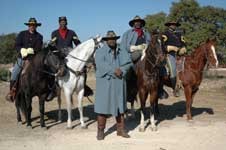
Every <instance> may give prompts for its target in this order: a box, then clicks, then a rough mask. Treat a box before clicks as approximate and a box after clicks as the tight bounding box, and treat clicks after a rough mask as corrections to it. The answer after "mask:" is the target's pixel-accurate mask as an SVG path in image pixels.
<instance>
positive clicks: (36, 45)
mask: <svg viewBox="0 0 226 150" xmlns="http://www.w3.org/2000/svg"><path fill="white" fill-rule="evenodd" d="M24 24H25V25H27V26H28V30H25V31H21V32H20V33H19V34H18V36H17V38H16V44H15V47H16V50H17V51H18V54H19V55H18V58H17V62H16V63H15V65H14V68H13V71H12V76H11V81H10V92H9V93H8V94H7V96H6V100H8V101H10V102H13V101H14V96H15V93H16V85H17V80H18V78H19V74H20V72H21V71H22V67H23V64H24V60H26V59H27V58H28V57H27V56H29V55H32V54H35V53H36V52H37V51H39V50H41V49H42V44H43V37H42V35H41V34H40V33H38V32H37V30H36V29H37V27H38V26H41V23H37V21H36V19H35V18H30V19H29V21H28V23H24Z"/></svg>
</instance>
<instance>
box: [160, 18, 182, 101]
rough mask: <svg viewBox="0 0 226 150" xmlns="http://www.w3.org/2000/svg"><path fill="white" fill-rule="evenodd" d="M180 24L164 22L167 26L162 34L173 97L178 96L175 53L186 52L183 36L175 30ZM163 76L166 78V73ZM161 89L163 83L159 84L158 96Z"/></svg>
mask: <svg viewBox="0 0 226 150" xmlns="http://www.w3.org/2000/svg"><path fill="white" fill-rule="evenodd" d="M180 25H181V24H180V23H178V22H173V21H171V22H167V23H165V26H167V27H168V28H167V30H166V31H165V32H164V33H163V35H162V37H163V41H164V45H165V47H166V54H167V57H166V62H167V66H168V69H169V74H170V81H171V86H172V88H173V90H174V92H173V93H174V96H175V97H178V96H179V89H178V86H177V84H178V81H179V79H178V78H177V77H178V76H177V70H176V68H177V67H176V57H177V55H179V56H181V55H184V54H185V53H186V48H185V40H184V37H183V36H182V35H181V33H180V32H177V27H179V26H180ZM163 76H165V78H166V77H167V74H166V73H165V74H164V75H163ZM161 91H164V90H163V83H162V84H161V86H160V98H161V95H162V94H161Z"/></svg>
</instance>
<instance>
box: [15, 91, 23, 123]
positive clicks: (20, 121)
mask: <svg viewBox="0 0 226 150" xmlns="http://www.w3.org/2000/svg"><path fill="white" fill-rule="evenodd" d="M15 106H16V112H17V124H18V125H20V124H22V119H21V115H20V97H19V95H17V97H16V101H15Z"/></svg>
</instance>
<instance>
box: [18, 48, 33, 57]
mask: <svg viewBox="0 0 226 150" xmlns="http://www.w3.org/2000/svg"><path fill="white" fill-rule="evenodd" d="M20 54H21V57H22V58H25V57H27V55H29V54H34V49H33V48H27V49H26V48H21V50H20Z"/></svg>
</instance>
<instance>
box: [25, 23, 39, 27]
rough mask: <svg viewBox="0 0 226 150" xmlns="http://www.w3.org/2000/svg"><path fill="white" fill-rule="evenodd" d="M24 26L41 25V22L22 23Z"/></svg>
mask: <svg viewBox="0 0 226 150" xmlns="http://www.w3.org/2000/svg"><path fill="white" fill-rule="evenodd" d="M24 24H25V25H26V26H29V25H36V26H41V25H42V24H41V23H24Z"/></svg>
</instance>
